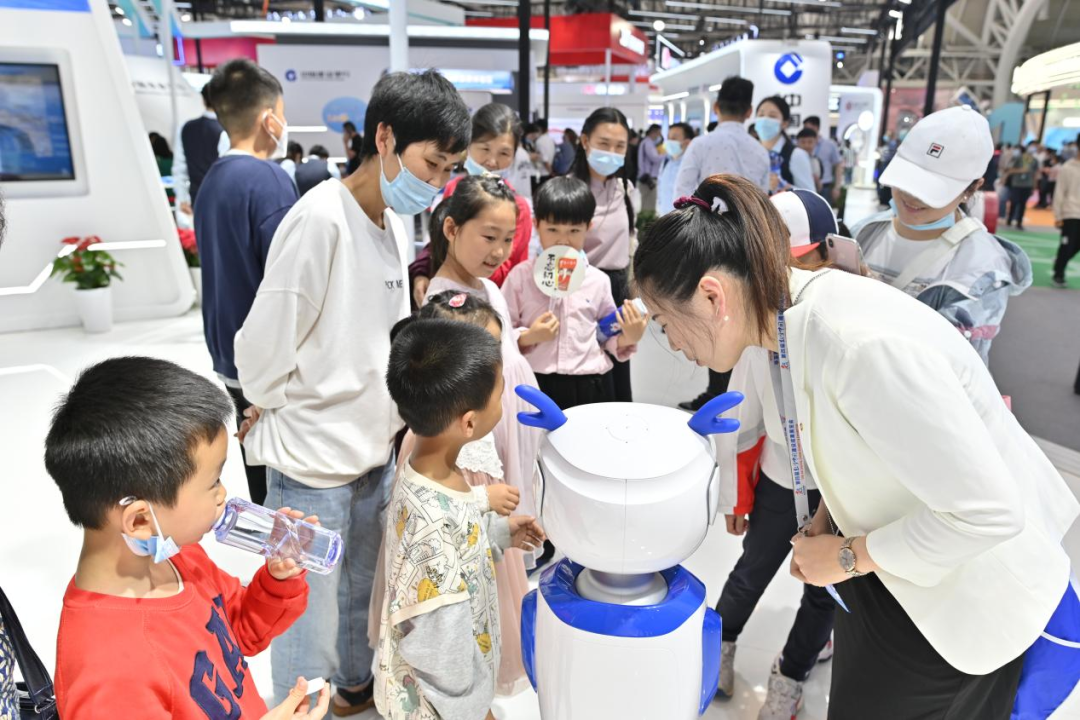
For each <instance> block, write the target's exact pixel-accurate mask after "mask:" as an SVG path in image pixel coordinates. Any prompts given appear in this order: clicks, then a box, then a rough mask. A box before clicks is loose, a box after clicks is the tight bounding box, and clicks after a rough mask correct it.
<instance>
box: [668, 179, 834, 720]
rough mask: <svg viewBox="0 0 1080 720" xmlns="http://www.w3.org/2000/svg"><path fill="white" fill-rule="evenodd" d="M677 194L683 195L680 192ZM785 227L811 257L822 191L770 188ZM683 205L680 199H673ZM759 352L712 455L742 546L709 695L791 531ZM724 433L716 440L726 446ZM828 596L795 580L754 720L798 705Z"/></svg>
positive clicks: (820, 657) (817, 656)
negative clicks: (786, 623)
mask: <svg viewBox="0 0 1080 720" xmlns="http://www.w3.org/2000/svg"><path fill="white" fill-rule="evenodd" d="M683 200H685V199H683ZM770 201H771V202H772V204H773V206H774V207H775V208H776V209H777V210H779V211H780V215H781V217H782V218H783V219H784V224H785V225H786V226H787V228H788V231H789V232H790V238H789V239H790V241H791V256H792V257H793V258H802V257H806V258H807V261H808V263H809V264H812V265H816V264H818V261H819V260H820V258H821V256H819V255H818V253H817V250H818V248H819V246H821V244H822V243H823V242H824V241H825V237H826V236H827V235H828V234H829V233H835V232H837V223H836V217H835V216H834V215H833V212H832V208H830V207H829V203H828V202H827V201H826V200H825V198H823V197H821V196H820V195H817V194H816V193H812V192H810V191H809V190H794V191H791V192H782V193H779V194H777V195H773V196H772V197H771V198H770ZM680 204H682V205H684V206H685V203H684V202H682V201H680V202H677V203H676V207H679V206H680ZM769 372H770V370H769V353H768V351H767V350H765V349H763V348H749V349H747V351H746V352H745V353H743V356H742V358H741V359H740V360H739V362H738V363H737V364H736V365H735V368H734V370H732V372H731V383H730V385H729V389H730V390H733V391H738V392H741V393H743V394H744V395H745V396H746V399H745V400H744V401H743V402H742V403H740V404H739V405H738V407H737V408H736V409H735V411H734V417H737V418H738V419H739V421H740V423H741V427H740V428H739V432H738V434H737V435H736V436H734V443H735V444H736V445H737V455H738V460H737V462H731V459H732V458H731V457H730V455H729V454H727V453H726V452H724V453H722V455H721V458H720V462H721V468H722V472H721V479H722V480H723V481H724V491H723V492H722V494H721V506H722V510H723V512H724V514H725V516H726V518H727V530H728V532H729V533H731V534H732V535H736V536H739V535H743V536H745V537H744V539H743V553H742V556H741V557H740V558H739V560H738V562H737V563H736V564H735V568H734V569H733V570H732V571H731V574H730V575H729V576H728V579H727V582H726V583H725V584H724V589H723V591H722V592H721V594H720V601H719V602H718V603H717V604H716V611H717V612H718V613H720V617H721V618H723V621H724V623H723V624H724V627H723V635H722V638H721V641H722V645H721V656H720V682H719V685H718V687H717V696H718V697H729V698H730V697H733V696H734V691H735V668H734V660H735V643H736V641H737V640H738V638H739V635H740V634H741V633H742V630H743V628H744V627H745V626H746V623H747V621H748V620H749V619H750V615H751V614H752V613H753V612H754V608H755V607H756V606H757V604H758V601H759V600H760V599H761V596H762V594H763V593H764V592H765V588H767V587H768V586H769V583H770V582H772V579H773V577H775V575H776V572H777V570H779V569H780V568H781V567H782V566H783V565H784V564H785V563H786V561H787V557H788V555H789V554H790V553H791V536H792V535H794V534H795V533H796V532H797V531H798V529H799V524H798V521H797V517H796V506H797V502H796V500H795V496H794V495H793V492H792V491H793V489H794V484H793V481H792V474H791V468H790V466H789V464H788V460H787V449H786V444H785V440H784V431H783V428H782V426H781V423H780V413H779V411H778V409H777V406H776V397H775V395H774V394H773V392H772V388H771V386H770V382H769ZM726 441H727V439H726V438H725V443H724V445H725V446H726V447H727V448H728V449H729V450H730V446H729V445H728V444H727V442H726ZM806 490H807V492H806V500H807V503H808V511H809V512H811V513H812V512H814V511H816V510H817V507H818V502H819V501H820V499H821V494H820V493H819V492H818V491H817V489H816V488H815V487H814V484H813V481H812V480H809V479H808V481H807V482H806ZM835 608H836V603H835V601H834V600H833V599H832V598H831V597H829V594H828V592H826V591H825V589H824V588H819V587H814V586H813V585H805V586H804V589H803V597H802V601H801V603H800V605H799V611H798V613H797V614H796V616H795V622H794V624H793V625H792V627H791V632H790V634H789V635H788V638H787V642H786V643H785V644H784V648H783V651H782V652H781V654H780V656H779V657H778V658H777V659H776V661H775V662H774V663H773V666H772V671H771V673H770V676H769V688H768V694H767V696H766V698H765V705H764V707H762V708H761V712H760V714H759V715H758V720H790V719H791V718H792V717H794V716H795V714H796V713H797V712H798V710H799V707H800V705H801V704H802V695H803V682H805V681H806V679H807V677H808V676H809V675H810V670H811V669H812V668H813V667H814V665H815V664H816V663H817V662H824V661H825V660H827V659H828V658H829V656H831V652H829V653H823V652H822V651H823V650H824V649H825V648H826V645H827V643H828V642H829V636H830V635H831V633H832V628H833V613H834V611H835Z"/></svg>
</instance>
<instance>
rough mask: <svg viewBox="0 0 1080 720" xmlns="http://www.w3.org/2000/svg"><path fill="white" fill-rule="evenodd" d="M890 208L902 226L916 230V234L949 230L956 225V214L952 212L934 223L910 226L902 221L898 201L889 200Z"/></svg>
mask: <svg viewBox="0 0 1080 720" xmlns="http://www.w3.org/2000/svg"><path fill="white" fill-rule="evenodd" d="M889 207H891V208H892V212H893V215H895V216H896V219H897V220H898V221H899V222H900V224H901V225H903V226H904V227H906V228H907V229H908V230H915V231H916V232H925V231H927V230H948V229H949V228H951V227H952V226H953V225H955V224H956V212H955V211H954V212H951V213H949V214H948V215H946V216H945V217H943V218H941V219H940V220H936V221H934V222H932V223H923V224H922V225H908V224H907V223H906V222H904V221H903V220H900V213H898V212H897V211H896V201H895V200H889Z"/></svg>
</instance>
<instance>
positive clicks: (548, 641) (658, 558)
mask: <svg viewBox="0 0 1080 720" xmlns="http://www.w3.org/2000/svg"><path fill="white" fill-rule="evenodd" d="M517 393H518V395H520V396H521V397H522V398H523V399H525V400H526V401H527V402H529V403H530V404H532V405H534V406H536V408H537V409H538V410H539V412H537V413H521V414H519V415H518V419H519V421H520V422H521V423H523V424H525V425H529V426H532V427H537V428H541V429H544V430H547V435H546V436H545V439H544V441H543V443H542V445H541V448H540V457H539V463H538V464H539V471H538V472H537V474H536V481H535V483H536V486H535V493H536V495H535V497H536V502H537V512H538V515H539V517H540V520H541V522H542V524H543V526H544V530H545V532H546V533H547V535H548V537H550V538H551V541H552V542H553V543H554V544H555V546H556V547H557V548H559V550H561V551H562V552H563V553H565V554H566V556H567V557H566V559H564V560H562V561H560V562H558V563H556V564H555V565H553V566H552V567H550V568H548V569H546V570H545V571H544V572H543V573H542V575H541V579H540V587H539V589H538V590H534V591H532V592H530V593H529V594H528V595H526V596H525V599H524V600H523V601H522V618H521V648H522V656H523V659H524V662H525V670H526V672H527V673H528V676H529V680H530V681H531V682H532V685H533V688H535V689H536V691H537V694H538V695H539V697H540V716H541V717H542V718H544V720H585V719H586V718H587V719H588V720H597V719H598V718H626V719H635V720H660V719H662V720H684V719H685V720H690V719H691V718H696V717H698V716H699V715H701V714H702V713H704V712H705V709H706V708H707V707H708V705H709V702H710V701H711V700H712V698H713V695H714V694H715V693H716V684H717V679H718V675H719V665H720V626H721V623H720V616H719V615H717V614H716V612H715V611H713V610H712V609H711V608H709V607H708V606H707V605H706V601H705V586H704V584H703V583H702V582H701V581H700V580H698V579H697V578H696V577H694V575H693V574H692V573H690V572H689V571H688V570H686V569H685V568H683V567H681V566H680V565H679V563H680V562H681V561H683V560H684V559H686V558H687V557H689V556H690V555H691V554H692V553H693V552H694V551H695V550H696V549H697V548H698V547H699V546H700V545H701V543H702V541H703V540H704V539H705V535H706V533H707V532H708V529H709V526H710V525H712V523H713V520H714V519H715V517H716V513H717V509H718V504H719V499H720V487H719V486H720V482H719V476H718V467H717V462H716V457H717V453H716V449H715V447H714V444H713V439H712V437H711V436H712V435H714V434H717V433H731V432H734V431H736V430H737V429H738V427H739V422H738V421H737V420H734V419H722V418H719V417H718V416H719V415H720V414H721V413H723V412H725V411H727V410H730V409H731V408H733V407H735V406H736V405H738V404H739V402H741V401H742V399H743V398H742V395H740V394H739V393H728V394H726V395H721V396H720V397H717V398H715V399H714V400H712V401H711V402H710V403H708V404H707V405H706V406H705V407H703V408H702V409H701V411H700V412H698V413H697V414H696V415H694V416H693V417H692V418H691V420H690V422H689V423H687V420H686V414H685V413H683V412H681V411H679V410H675V409H673V408H667V407H660V406H656V405H645V404H636V403H600V404H595V405H585V406H581V407H577V408H573V409H571V410H568V411H567V412H566V413H563V412H562V411H561V410H560V409H559V408H558V406H556V405H555V403H554V402H553V401H552V400H551V399H550V398H548V397H547V396H546V395H544V394H543V393H542V392H540V391H539V390H537V389H536V388H532V387H527V386H520V387H518V388H517Z"/></svg>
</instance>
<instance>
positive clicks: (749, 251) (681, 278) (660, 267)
mask: <svg viewBox="0 0 1080 720" xmlns="http://www.w3.org/2000/svg"><path fill="white" fill-rule="evenodd" d="M694 197H697V198H700V199H702V200H704V201H705V202H704V204H705V206H706V207H701V206H699V205H697V204H689V205H687V206H686V207H684V208H682V209H677V210H674V211H672V212H669V213H668V214H667V215H664V216H662V217H661V218H659V219H658V220H657V221H656V222H655V223H653V225H652V226H651V227H650V228H649V231H648V232H647V233H645V237H643V238H642V240H641V243H640V244H639V245H638V248H637V251H636V252H635V253H634V263H633V265H634V277H635V283H636V284H637V286H638V287H639V288H641V289H643V290H644V291H645V292H646V294H649V295H653V296H654V297H658V298H660V299H662V300H663V301H665V302H667V303H669V304H670V305H672V306H673V307H677V306H680V305H685V303H687V302H688V301H689V300H690V299H691V298H692V297H693V296H694V293H695V292H696V291H697V287H698V283H699V281H700V280H701V278H702V276H703V275H705V274H706V273H707V272H709V271H710V270H715V269H723V270H724V271H726V272H729V273H731V274H732V275H734V276H735V277H737V278H739V279H740V280H742V282H743V283H744V285H745V286H746V299H747V305H748V306H749V312H748V314H749V316H750V317H749V318H748V322H751V323H753V324H755V325H756V326H757V329H758V331H759V332H760V333H761V334H762V335H764V334H765V333H767V332H768V329H769V327H770V325H771V324H772V323H773V321H774V313H775V312H776V310H777V309H778V308H779V307H780V304H781V303H783V304H784V305H788V304H789V302H788V300H789V298H790V291H789V289H788V266H789V263H790V262H791V245H790V232H789V231H788V229H787V226H786V225H785V224H784V220H783V218H782V217H781V216H780V212H779V211H778V210H777V209H776V207H775V206H774V205H773V204H772V203H771V202H769V198H768V197H767V196H766V195H765V193H763V192H762V191H761V189H760V188H758V186H757V185H755V184H754V183H752V182H750V181H749V180H747V179H745V178H743V177H741V176H738V175H713V176H712V177H710V178H707V179H706V180H705V181H704V182H702V183H701V185H699V186H698V189H697V190H696V191H695V192H694ZM717 199H718V200H720V201H721V202H722V203H723V207H724V208H726V209H725V210H724V211H723V212H715V211H713V210H710V209H708V208H711V207H712V206H713V205H714V201H715V200H717Z"/></svg>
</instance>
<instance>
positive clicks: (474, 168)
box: [465, 155, 510, 178]
mask: <svg viewBox="0 0 1080 720" xmlns="http://www.w3.org/2000/svg"><path fill="white" fill-rule="evenodd" d="M465 172H467V173H469V174H470V175H480V176H483V175H494V176H495V177H501V178H505V177H506V175H507V174H508V173H509V172H510V168H503V169H502V170H488V169H487V168H486V167H484V166H483V165H481V164H480V163H478V162H476V161H475V160H473V159H472V155H466V156H465Z"/></svg>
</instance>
